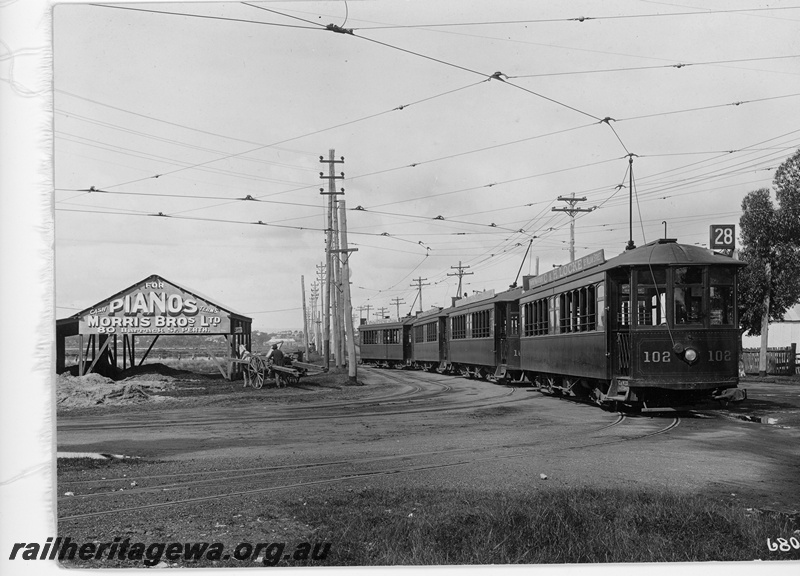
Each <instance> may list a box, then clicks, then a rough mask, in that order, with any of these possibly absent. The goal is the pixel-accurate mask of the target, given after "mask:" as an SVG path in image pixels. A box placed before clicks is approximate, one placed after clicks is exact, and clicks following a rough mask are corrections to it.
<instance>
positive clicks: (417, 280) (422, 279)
mask: <svg viewBox="0 0 800 576" xmlns="http://www.w3.org/2000/svg"><path fill="white" fill-rule="evenodd" d="M425 280H427V278H421V277H420V278H417V279H416V280H414V282H416V284H411V285H410V286H411V287H412V288H417V289H418V290H419V311H420V312H422V287H423V286H430V284H423V283H422V282H423V281H425Z"/></svg>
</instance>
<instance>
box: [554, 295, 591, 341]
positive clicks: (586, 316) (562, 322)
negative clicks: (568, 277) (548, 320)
mask: <svg viewBox="0 0 800 576" xmlns="http://www.w3.org/2000/svg"><path fill="white" fill-rule="evenodd" d="M557 298H558V304H559V306H558V327H559V333H560V334H571V333H576V332H594V331H595V330H597V300H596V299H597V285H596V284H587V285H585V286H581V287H579V288H574V289H572V290H567V291H566V292H562V293H561V294H559V295H558V297H557Z"/></svg>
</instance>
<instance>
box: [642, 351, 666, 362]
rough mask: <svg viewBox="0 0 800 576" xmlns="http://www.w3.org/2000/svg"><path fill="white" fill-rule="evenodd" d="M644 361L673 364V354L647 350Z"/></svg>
mask: <svg viewBox="0 0 800 576" xmlns="http://www.w3.org/2000/svg"><path fill="white" fill-rule="evenodd" d="M644 361H645V362H646V363H647V362H672V352H670V351H669V350H665V351H663V352H662V351H661V350H653V351H649V350H645V351H644Z"/></svg>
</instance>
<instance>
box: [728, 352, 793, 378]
mask: <svg viewBox="0 0 800 576" xmlns="http://www.w3.org/2000/svg"><path fill="white" fill-rule="evenodd" d="M759 353H760V350H759V349H758V348H744V349H743V350H742V362H744V371H745V373H747V374H758V356H759ZM798 368H800V363H799V362H798V358H797V344H792V345H791V346H787V347H786V348H767V374H775V375H778V376H793V375H795V374H798V373H800V372H798Z"/></svg>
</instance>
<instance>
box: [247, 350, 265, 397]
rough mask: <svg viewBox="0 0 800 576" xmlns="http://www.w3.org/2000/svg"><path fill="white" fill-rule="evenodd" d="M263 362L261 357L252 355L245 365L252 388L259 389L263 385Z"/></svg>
mask: <svg viewBox="0 0 800 576" xmlns="http://www.w3.org/2000/svg"><path fill="white" fill-rule="evenodd" d="M264 368H265V366H264V364H263V360H261V358H258V357H257V356H256V357H253V358H251V359H250V364H248V365H247V375H248V377H249V379H250V383H251V384H252V386H253V388H255V389H256V390H260V389H261V387H262V386H263V385H264Z"/></svg>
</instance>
